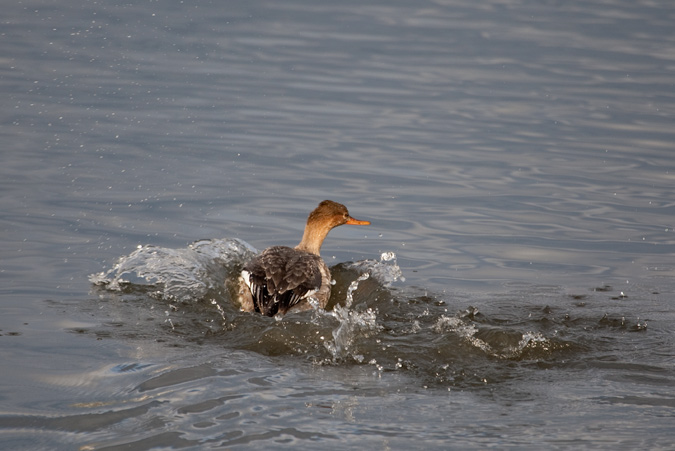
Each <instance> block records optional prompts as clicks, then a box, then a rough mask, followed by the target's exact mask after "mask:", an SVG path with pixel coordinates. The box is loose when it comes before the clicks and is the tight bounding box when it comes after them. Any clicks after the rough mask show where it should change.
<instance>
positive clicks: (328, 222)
mask: <svg viewBox="0 0 675 451" xmlns="http://www.w3.org/2000/svg"><path fill="white" fill-rule="evenodd" d="M343 224H351V225H368V224H370V222H369V221H359V220H358V219H354V218H352V217H351V216H349V212H348V211H347V207H345V206H344V205H342V204H339V203H337V202H333V201H332V200H324V201H323V202H321V203H320V204H319V206H318V207H316V208H315V209H314V211H313V212H311V213H310V214H309V218H307V225H306V226H305V232H304V233H303V235H302V241H300V244H298V245H297V246H296V249H300V250H304V251H307V252H311V253H313V254H316V255H319V251H320V250H321V244H322V243H323V240H324V239H325V238H326V235H328V232H330V230H331V229H332V228H334V227H337V226H340V225H343Z"/></svg>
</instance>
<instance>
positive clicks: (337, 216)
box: [239, 200, 370, 316]
mask: <svg viewBox="0 0 675 451" xmlns="http://www.w3.org/2000/svg"><path fill="white" fill-rule="evenodd" d="M343 224H352V225H368V224H370V222H368V221H359V220H357V219H354V218H352V217H351V216H349V212H348V211H347V208H346V207H345V206H344V205H342V204H339V203H337V202H333V201H331V200H324V201H323V202H321V203H320V204H319V206H318V207H317V208H316V209H315V210H314V211H312V212H311V213H310V214H309V217H308V218H307V225H306V226H305V232H304V234H303V236H302V241H300V244H298V245H297V246H296V247H295V248H291V247H286V246H272V247H269V248H267V249H265V250H264V251H262V252H261V253H260V255H258V256H256V257H254V258H253V259H252V260H251V261H249V262H248V263H247V264H246V265H244V269H243V271H242V272H241V276H240V278H239V302H240V304H241V308H242V310H244V311H248V312H253V311H255V312H258V313H262V314H263V315H266V316H274V315H276V314H278V313H281V314H285V313H286V312H288V311H289V310H291V309H292V310H307V309H309V308H311V305H310V303H309V297H310V296H312V297H314V298H316V300H317V301H318V304H319V306H320V307H322V308H323V307H325V306H326V304H327V303H328V299H329V298H330V286H331V285H330V281H331V276H330V271H329V270H328V266H326V263H325V262H324V261H323V260H322V259H321V256H320V251H321V245H322V244H323V240H324V239H325V238H326V236H327V235H328V232H330V231H331V229H333V228H334V227H337V226H339V225H343Z"/></svg>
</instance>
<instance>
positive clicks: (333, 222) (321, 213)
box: [307, 200, 370, 229]
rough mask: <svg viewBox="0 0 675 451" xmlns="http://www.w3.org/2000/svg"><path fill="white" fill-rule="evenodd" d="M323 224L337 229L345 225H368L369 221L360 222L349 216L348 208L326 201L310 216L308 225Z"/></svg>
mask: <svg viewBox="0 0 675 451" xmlns="http://www.w3.org/2000/svg"><path fill="white" fill-rule="evenodd" d="M310 223H322V224H325V225H326V226H328V227H330V228H331V229H332V228H333V227H337V226H340V225H343V224H349V225H368V224H370V222H369V221H360V220H358V219H354V218H352V217H351V216H350V215H349V211H347V207H345V206H344V205H342V204H339V203H337V202H333V201H332V200H324V201H323V202H321V203H320V204H319V206H318V207H316V208H315V209H314V211H312V212H311V213H310V214H309V217H308V218H307V224H308V225H309V224H310Z"/></svg>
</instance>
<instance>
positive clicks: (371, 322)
mask: <svg viewBox="0 0 675 451" xmlns="http://www.w3.org/2000/svg"><path fill="white" fill-rule="evenodd" d="M368 278H370V274H369V273H367V272H366V273H363V274H361V275H360V276H359V277H358V278H357V279H356V280H354V281H352V282H351V284H350V285H349V288H348V289H347V295H346V300H345V305H344V307H343V306H341V305H336V306H335V308H334V309H333V310H332V311H330V312H323V313H322V314H323V315H325V316H330V317H332V318H334V319H336V320H337V321H338V326H337V327H336V328H335V329H334V330H333V332H332V335H333V340H330V341H326V342H324V346H325V347H326V349H327V350H328V352H330V354H331V356H332V357H333V361H334V362H335V361H338V360H341V359H344V358H346V357H349V356H351V357H353V358H354V359H355V360H356V361H357V362H359V363H360V362H362V361H363V359H364V357H363V356H362V355H360V354H358V353H357V352H355V351H354V349H352V346H353V344H354V341H355V340H356V339H357V338H358V337H362V336H367V335H369V334H370V333H375V332H378V331H379V330H380V329H381V326H379V325H378V324H377V314H376V312H375V310H373V309H372V308H368V309H366V310H364V311H360V312H359V311H356V310H351V306H352V304H353V302H354V291H356V289H357V288H358V287H359V282H362V281H364V280H367V279H368Z"/></svg>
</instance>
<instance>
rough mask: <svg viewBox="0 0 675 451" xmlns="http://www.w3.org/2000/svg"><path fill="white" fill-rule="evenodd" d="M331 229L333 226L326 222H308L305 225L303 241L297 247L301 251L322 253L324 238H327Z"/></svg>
mask: <svg viewBox="0 0 675 451" xmlns="http://www.w3.org/2000/svg"><path fill="white" fill-rule="evenodd" d="M331 229H332V227H330V226H328V225H325V224H321V223H312V224H310V223H308V224H307V226H305V232H304V233H303V234H302V241H300V244H298V245H297V246H295V248H296V249H298V250H300V251H305V252H310V253H312V254H315V255H320V252H321V245H322V244H323V240H324V239H326V236H327V235H328V232H330V230H331Z"/></svg>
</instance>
